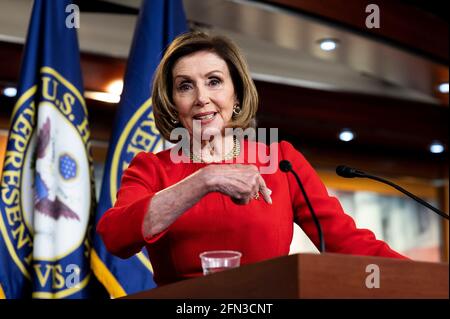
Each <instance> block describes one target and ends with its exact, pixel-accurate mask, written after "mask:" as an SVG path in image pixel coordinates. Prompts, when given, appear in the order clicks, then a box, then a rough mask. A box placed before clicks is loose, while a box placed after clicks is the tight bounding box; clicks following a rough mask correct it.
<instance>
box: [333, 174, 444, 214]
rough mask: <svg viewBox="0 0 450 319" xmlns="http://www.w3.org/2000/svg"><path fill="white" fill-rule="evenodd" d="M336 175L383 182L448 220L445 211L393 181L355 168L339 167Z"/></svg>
mask: <svg viewBox="0 0 450 319" xmlns="http://www.w3.org/2000/svg"><path fill="white" fill-rule="evenodd" d="M336 174H338V175H339V176H341V177H345V178H354V177H365V178H370V179H373V180H376V181H379V182H382V183H384V184H387V185H389V186H392V187H394V188H395V189H396V190H398V191H400V192H402V193H403V194H406V195H407V196H409V197H411V198H412V199H414V200H415V201H416V202H418V203H420V204H422V205H424V206H425V207H427V208H429V209H431V210H432V211H433V212H435V213H436V214H438V215H439V216H442V217H444V218H446V219H448V215H447V214H446V213H444V212H443V211H441V210H439V209H437V208H436V207H434V206H431V205H430V204H428V203H427V202H426V201H424V200H423V199H421V198H419V197H417V196H416V195H414V194H412V193H410V192H408V191H407V190H406V189H404V188H402V187H400V186H398V185H397V184H394V183H393V182H391V181H388V180H386V179H384V178H381V177H378V176H374V175H369V174H366V173H364V172H363V171H360V170H357V169H355V168H352V167H348V166H345V165H339V166H338V167H336Z"/></svg>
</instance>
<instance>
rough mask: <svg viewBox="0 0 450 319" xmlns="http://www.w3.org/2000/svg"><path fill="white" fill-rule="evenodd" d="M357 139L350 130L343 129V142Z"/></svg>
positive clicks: (341, 134) (340, 137) (341, 138)
mask: <svg viewBox="0 0 450 319" xmlns="http://www.w3.org/2000/svg"><path fill="white" fill-rule="evenodd" d="M354 138H355V134H354V133H353V132H352V131H351V130H349V129H343V130H342V131H341V132H340V133H339V139H340V140H341V141H343V142H350V141H351V140H353V139H354Z"/></svg>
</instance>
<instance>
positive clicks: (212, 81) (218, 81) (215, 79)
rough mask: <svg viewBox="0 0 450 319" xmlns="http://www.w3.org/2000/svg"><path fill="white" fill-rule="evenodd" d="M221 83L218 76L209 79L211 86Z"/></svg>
mask: <svg viewBox="0 0 450 319" xmlns="http://www.w3.org/2000/svg"><path fill="white" fill-rule="evenodd" d="M220 83H221V81H220V80H219V79H217V78H212V79H211V80H210V81H209V85H211V86H216V85H219V84H220Z"/></svg>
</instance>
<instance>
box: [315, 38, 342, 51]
mask: <svg viewBox="0 0 450 319" xmlns="http://www.w3.org/2000/svg"><path fill="white" fill-rule="evenodd" d="M319 45H320V48H321V49H322V50H323V51H333V50H335V49H336V48H337V46H338V40H336V39H322V40H319Z"/></svg>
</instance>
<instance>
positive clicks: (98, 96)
mask: <svg viewBox="0 0 450 319" xmlns="http://www.w3.org/2000/svg"><path fill="white" fill-rule="evenodd" d="M84 96H85V97H87V98H88V99H92V100H97V101H101V102H106V103H119V102H120V95H116V94H111V93H106V92H95V91H85V92H84Z"/></svg>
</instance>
